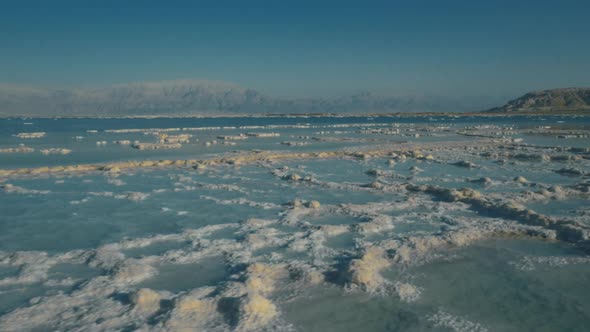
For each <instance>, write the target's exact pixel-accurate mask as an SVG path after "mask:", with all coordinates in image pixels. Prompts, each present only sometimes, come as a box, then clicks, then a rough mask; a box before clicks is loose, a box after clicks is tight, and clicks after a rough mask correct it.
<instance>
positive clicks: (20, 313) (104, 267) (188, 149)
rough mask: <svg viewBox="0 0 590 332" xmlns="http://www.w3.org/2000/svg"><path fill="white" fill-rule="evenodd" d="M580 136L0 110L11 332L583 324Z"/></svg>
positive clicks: (574, 121)
mask: <svg viewBox="0 0 590 332" xmlns="http://www.w3.org/2000/svg"><path fill="white" fill-rule="evenodd" d="M557 121H560V123H559V124H558V123H557ZM31 123H32V124H31ZM552 125H553V126H552ZM548 127H551V128H548ZM33 132H43V133H45V134H44V135H43V136H42V137H38V138H23V136H22V135H21V136H20V137H19V136H18V134H19V133H33ZM588 133H590V118H588V117H562V116H554V117H532V116H531V117H527V116H514V117H467V116H466V117H461V116H457V117H442V116H437V117H430V118H429V117H411V116H408V117H387V116H382V117H374V118H366V117H244V118H154V119H141V118H135V119H134V118H129V119H89V118H79V119H74V118H72V119H49V118H45V119H21V118H10V119H1V120H0V330H7V331H9V330H97V331H107V330H109V331H110V330H135V329H142V330H152V329H153V330H171V331H172V330H179V329H188V330H211V331H231V330H240V331H247V330H256V331H258V330H268V331H384V330H387V331H521V330H529V331H557V330H571V331H581V330H584V329H585V326H587V325H588V324H590V296H588V295H587V294H586V293H587V292H586V285H587V284H588V281H590V256H588V255H589V254H590V240H589V239H590V210H588V206H589V205H590V204H589V203H590V138H588V135H587V134H588ZM182 134H188V135H190V138H189V141H188V142H183V143H181V145H180V146H171V145H167V143H165V139H166V137H174V136H175V135H182ZM561 134H564V135H565V134H569V135H572V134H573V136H567V138H564V137H563V136H560V135H561ZM166 135H167V136H166ZM122 141H129V142H130V144H127V143H124V144H119V143H121V142H122ZM117 142H118V143H117ZM134 142H135V143H150V144H162V149H155V150H151V149H148V150H140V149H136V148H134V147H133V144H134ZM19 147H20V148H21V149H20V150H19V149H18V148H19ZM23 147H26V148H28V149H22V148H23ZM11 149H12V150H11ZM42 151H45V152H42ZM142 161H152V162H151V163H147V164H143V165H142V164H141V163H140V162H142ZM76 165H77V166H78V167H67V166H76ZM80 165H82V166H84V165H90V166H89V167H87V168H84V169H82V168H80ZM58 166H64V167H61V168H59V167H58Z"/></svg>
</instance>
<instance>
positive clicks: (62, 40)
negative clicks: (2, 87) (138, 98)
mask: <svg viewBox="0 0 590 332" xmlns="http://www.w3.org/2000/svg"><path fill="white" fill-rule="evenodd" d="M0 6H1V8H0V81H2V82H6V83H17V84H34V85H36V84H40V85H64V86H97V85H107V84H112V83H124V82H134V81H145V80H165V79H166V80H167V79H179V78H197V79H209V80H219V81H228V82H234V83H237V84H240V85H243V86H246V87H251V88H255V89H258V90H260V91H262V92H263V93H267V94H269V95H273V96H281V97H302V96H336V95H345V94H349V93H355V92H359V91H372V92H376V93H379V94H437V95H443V96H465V95H469V96H477V95H492V96H494V95H507V96H514V95H518V94H521V93H523V92H526V91H529V90H534V89H543V88H553V87H563V86H590V75H589V74H590V61H588V59H590V43H589V42H588V40H590V36H589V32H590V23H589V21H588V19H587V16H588V13H590V1H567V0H565V1H551V2H549V1H476V0H471V1H452V0H449V1H440V0H439V1H420V0H414V1H393V0H392V1H382V2H377V1H286V0H285V1H235V2H232V1H157V2H156V1H82V0H77V1H37V2H35V1H23V0H21V1H0Z"/></svg>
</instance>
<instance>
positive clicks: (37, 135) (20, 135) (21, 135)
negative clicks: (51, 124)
mask: <svg viewBox="0 0 590 332" xmlns="http://www.w3.org/2000/svg"><path fill="white" fill-rule="evenodd" d="M45 135H46V133H45V132H37V133H18V134H16V135H14V136H16V137H18V138H41V137H45Z"/></svg>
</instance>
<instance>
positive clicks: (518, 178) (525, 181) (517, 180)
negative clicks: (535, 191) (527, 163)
mask: <svg viewBox="0 0 590 332" xmlns="http://www.w3.org/2000/svg"><path fill="white" fill-rule="evenodd" d="M514 181H516V182H518V183H528V182H529V180H527V179H526V178H525V177H524V176H517V177H515V178H514Z"/></svg>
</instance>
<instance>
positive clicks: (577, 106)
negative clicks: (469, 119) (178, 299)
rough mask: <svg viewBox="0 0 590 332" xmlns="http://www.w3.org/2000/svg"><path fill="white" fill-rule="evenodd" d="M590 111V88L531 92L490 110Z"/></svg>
mask: <svg viewBox="0 0 590 332" xmlns="http://www.w3.org/2000/svg"><path fill="white" fill-rule="evenodd" d="M535 111H590V88H561V89H550V90H542V91H533V92H529V93H527V94H525V95H523V96H522V97H519V98H516V99H513V100H511V101H509V102H508V103H506V104H505V105H504V106H501V107H495V108H492V109H490V110H488V112H535Z"/></svg>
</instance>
